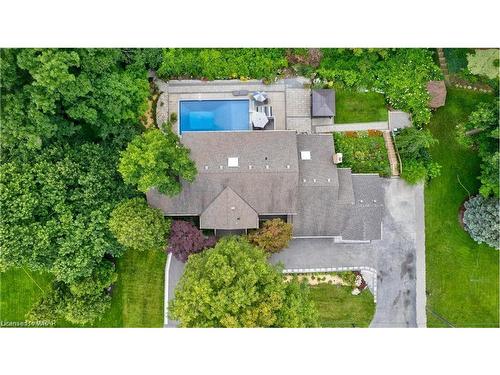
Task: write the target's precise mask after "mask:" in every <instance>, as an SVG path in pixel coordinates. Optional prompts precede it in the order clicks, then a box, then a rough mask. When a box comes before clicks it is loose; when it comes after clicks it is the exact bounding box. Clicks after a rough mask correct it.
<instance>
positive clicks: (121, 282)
mask: <svg viewBox="0 0 500 375" xmlns="http://www.w3.org/2000/svg"><path fill="white" fill-rule="evenodd" d="M165 262H166V255H165V253H163V252H144V253H139V252H134V251H126V252H125V254H124V255H123V257H122V258H120V259H119V260H118V262H117V272H118V280H117V282H116V284H115V286H114V288H113V292H112V293H113V294H112V302H111V308H110V309H109V310H108V311H107V312H106V313H105V314H104V316H103V317H102V319H101V320H99V321H97V322H95V323H94V324H91V325H87V327H101V328H107V327H109V328H111V327H162V326H163V298H164V295H163V291H164V280H165V276H164V269H165ZM28 274H29V276H28ZM28 274H27V273H26V272H25V271H24V270H23V269H12V270H8V271H6V272H3V273H0V292H1V298H0V320H1V321H8V322H12V321H14V322H22V321H24V319H25V316H26V314H27V313H28V311H29V310H30V309H31V306H32V305H33V304H34V303H36V302H37V301H38V300H39V298H40V297H41V296H42V295H43V293H44V291H47V290H48V289H49V287H50V282H51V280H52V276H51V275H50V274H49V273H36V272H30V271H28ZM37 284H38V285H37ZM39 286H40V287H41V288H40V287H39ZM56 326H57V327H80V326H76V325H73V324H71V323H69V322H66V321H64V320H61V321H58V322H57V324H56Z"/></svg>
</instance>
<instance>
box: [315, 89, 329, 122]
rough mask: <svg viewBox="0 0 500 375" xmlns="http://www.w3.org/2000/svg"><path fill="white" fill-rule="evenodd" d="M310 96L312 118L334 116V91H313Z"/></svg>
mask: <svg viewBox="0 0 500 375" xmlns="http://www.w3.org/2000/svg"><path fill="white" fill-rule="evenodd" d="M311 95H312V100H311V106H312V109H311V112H312V117H334V116H335V90H332V89H314V90H312V94H311Z"/></svg>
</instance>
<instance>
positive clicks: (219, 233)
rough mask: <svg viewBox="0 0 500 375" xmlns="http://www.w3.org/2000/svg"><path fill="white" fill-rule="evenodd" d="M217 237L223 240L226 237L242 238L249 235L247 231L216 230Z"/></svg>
mask: <svg viewBox="0 0 500 375" xmlns="http://www.w3.org/2000/svg"><path fill="white" fill-rule="evenodd" d="M214 232H215V237H217V238H221V237H224V236H242V235H246V234H247V230H246V229H216V230H214Z"/></svg>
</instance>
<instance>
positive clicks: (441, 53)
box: [436, 48, 450, 83]
mask: <svg viewBox="0 0 500 375" xmlns="http://www.w3.org/2000/svg"><path fill="white" fill-rule="evenodd" d="M436 49H437V54H438V59H439V67H440V68H441V71H442V72H443V75H444V80H445V81H446V83H448V82H450V73H449V72H448V64H447V63H446V56H445V54H444V49H443V48H436Z"/></svg>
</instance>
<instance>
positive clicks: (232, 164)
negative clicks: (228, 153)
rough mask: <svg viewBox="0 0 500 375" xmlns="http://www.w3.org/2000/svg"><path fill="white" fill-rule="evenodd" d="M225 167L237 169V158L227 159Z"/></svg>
mask: <svg viewBox="0 0 500 375" xmlns="http://www.w3.org/2000/svg"><path fill="white" fill-rule="evenodd" d="M227 166H228V167H238V166H239V165H238V158H237V157H231V158H227Z"/></svg>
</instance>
